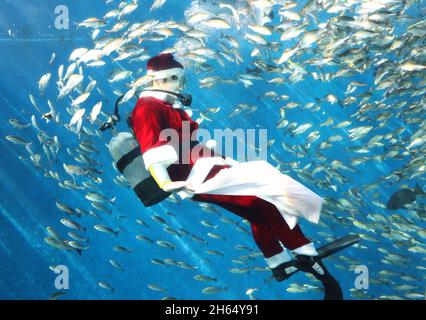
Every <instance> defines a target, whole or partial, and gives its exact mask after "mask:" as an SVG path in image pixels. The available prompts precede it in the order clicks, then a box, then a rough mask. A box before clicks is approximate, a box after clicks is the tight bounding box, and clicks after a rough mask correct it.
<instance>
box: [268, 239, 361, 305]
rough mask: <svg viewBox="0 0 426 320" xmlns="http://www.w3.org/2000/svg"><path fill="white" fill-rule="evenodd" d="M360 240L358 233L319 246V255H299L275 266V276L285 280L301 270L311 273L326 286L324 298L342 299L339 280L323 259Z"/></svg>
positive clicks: (273, 270) (277, 278)
mask: <svg viewBox="0 0 426 320" xmlns="http://www.w3.org/2000/svg"><path fill="white" fill-rule="evenodd" d="M360 240H361V237H360V236H359V235H357V234H355V235H348V236H345V237H343V238H340V239H337V240H335V241H332V242H330V243H328V244H326V245H324V246H322V247H320V248H318V250H317V252H318V255H317V256H315V257H309V256H304V255H298V256H296V258H295V259H293V260H291V261H288V262H285V263H283V264H281V265H279V266H277V267H276V268H273V269H272V273H273V276H274V278H275V279H276V280H277V281H283V280H286V279H288V278H289V277H290V276H291V275H293V274H295V273H296V272H298V271H299V270H302V271H305V272H308V273H311V274H313V275H314V277H315V278H317V279H318V280H320V281H321V283H322V284H323V286H324V292H325V295H324V300H342V299H343V293H342V289H341V288H340V285H339V283H338V282H337V280H336V279H335V278H334V277H333V276H332V275H331V274H330V272H328V270H327V268H326V267H325V265H324V264H323V262H322V259H324V258H326V257H328V256H330V255H332V254H334V253H336V252H339V251H341V250H343V249H345V248H348V247H350V246H352V245H354V244H355V243H357V242H358V241H360Z"/></svg>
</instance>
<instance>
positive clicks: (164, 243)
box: [155, 240, 176, 250]
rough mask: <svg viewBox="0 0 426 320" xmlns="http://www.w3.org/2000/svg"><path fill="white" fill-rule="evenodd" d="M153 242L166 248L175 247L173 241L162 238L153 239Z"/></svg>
mask: <svg viewBox="0 0 426 320" xmlns="http://www.w3.org/2000/svg"><path fill="white" fill-rule="evenodd" d="M155 243H156V244H158V245H159V246H160V247H163V248H167V249H172V250H174V249H175V248H176V246H175V245H174V244H173V243H170V242H168V241H164V240H157V241H155Z"/></svg>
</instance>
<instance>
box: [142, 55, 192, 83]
mask: <svg viewBox="0 0 426 320" xmlns="http://www.w3.org/2000/svg"><path fill="white" fill-rule="evenodd" d="M146 67H147V70H148V71H147V74H148V75H152V76H154V79H156V80H159V79H165V78H169V77H171V76H173V75H177V76H180V77H181V76H183V75H184V72H183V66H182V65H181V64H180V63H179V62H177V61H176V60H175V59H174V57H173V55H172V54H171V53H162V54H159V55H158V56H155V57H152V58H151V59H149V60H148V62H147V64H146Z"/></svg>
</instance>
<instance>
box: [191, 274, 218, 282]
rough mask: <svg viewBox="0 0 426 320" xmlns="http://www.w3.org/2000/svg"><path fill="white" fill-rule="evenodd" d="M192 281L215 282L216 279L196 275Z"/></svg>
mask: <svg viewBox="0 0 426 320" xmlns="http://www.w3.org/2000/svg"><path fill="white" fill-rule="evenodd" d="M194 279H195V280H197V281H217V279H216V278H212V277H208V276H204V275H202V274H197V275H195V276H194Z"/></svg>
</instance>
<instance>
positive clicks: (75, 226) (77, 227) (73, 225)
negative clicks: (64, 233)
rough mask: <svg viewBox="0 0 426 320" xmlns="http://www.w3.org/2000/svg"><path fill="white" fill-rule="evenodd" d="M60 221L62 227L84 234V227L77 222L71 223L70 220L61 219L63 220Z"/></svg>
mask: <svg viewBox="0 0 426 320" xmlns="http://www.w3.org/2000/svg"><path fill="white" fill-rule="evenodd" d="M60 221H61V223H62V224H63V225H64V226H66V227H68V228H71V229H75V230H80V231H83V232H86V228H85V227H82V226H81V225H80V224H78V223H77V222H75V221H73V220H71V219H68V218H63V219H61V220H60Z"/></svg>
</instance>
